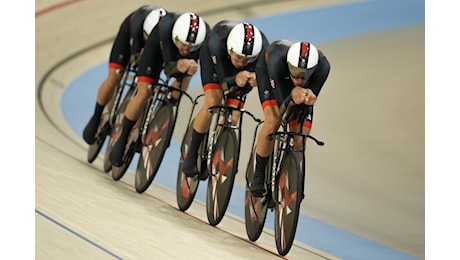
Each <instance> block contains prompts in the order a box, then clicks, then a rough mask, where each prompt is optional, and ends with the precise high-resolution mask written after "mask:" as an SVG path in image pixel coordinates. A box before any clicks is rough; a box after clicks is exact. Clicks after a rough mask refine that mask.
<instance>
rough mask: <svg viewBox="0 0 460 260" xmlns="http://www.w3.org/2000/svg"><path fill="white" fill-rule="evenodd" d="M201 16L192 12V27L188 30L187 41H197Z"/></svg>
mask: <svg viewBox="0 0 460 260" xmlns="http://www.w3.org/2000/svg"><path fill="white" fill-rule="evenodd" d="M199 22H200V20H199V18H198V16H197V15H196V14H193V13H191V14H190V29H189V30H188V34H187V42H189V43H195V41H196V38H197V35H198V27H199Z"/></svg>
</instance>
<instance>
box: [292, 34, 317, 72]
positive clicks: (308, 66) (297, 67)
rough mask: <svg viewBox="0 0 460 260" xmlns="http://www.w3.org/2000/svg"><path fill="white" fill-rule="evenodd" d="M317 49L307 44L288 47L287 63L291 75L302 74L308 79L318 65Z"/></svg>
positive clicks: (302, 43) (301, 43)
mask: <svg viewBox="0 0 460 260" xmlns="http://www.w3.org/2000/svg"><path fill="white" fill-rule="evenodd" d="M318 60H319V54H318V49H316V47H315V46H314V45H313V44H311V43H309V42H296V43H294V44H293V45H291V47H289V50H288V53H287V63H288V67H289V71H290V73H291V75H293V76H295V75H298V74H299V73H300V74H303V73H302V72H305V73H306V74H305V77H306V78H309V77H310V76H311V74H312V73H313V71H314V70H315V69H316V65H318Z"/></svg>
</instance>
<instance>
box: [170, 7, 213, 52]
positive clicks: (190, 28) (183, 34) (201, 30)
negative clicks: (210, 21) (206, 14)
mask: <svg viewBox="0 0 460 260" xmlns="http://www.w3.org/2000/svg"><path fill="white" fill-rule="evenodd" d="M205 38H206V24H205V22H204V20H203V19H202V18H201V17H199V16H198V15H196V14H194V13H184V14H181V15H180V16H179V18H177V20H176V22H175V23H174V26H173V29H172V39H173V41H174V42H175V41H176V40H179V41H181V42H183V43H187V44H190V45H192V46H194V47H199V46H200V45H201V44H202V43H203V41H204V39H205Z"/></svg>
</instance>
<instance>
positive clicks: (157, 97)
mask: <svg viewBox="0 0 460 260" xmlns="http://www.w3.org/2000/svg"><path fill="white" fill-rule="evenodd" d="M169 80H170V79H169V78H168V79H166V80H163V79H160V80H159V82H158V83H157V84H156V85H154V86H152V87H153V95H152V97H150V98H149V100H148V101H147V103H146V104H145V105H144V107H143V109H142V111H143V113H142V114H141V117H140V119H139V120H138V121H137V122H136V123H135V125H134V127H133V129H132V130H131V133H130V134H129V137H128V141H127V144H126V146H125V151H124V155H123V159H122V165H121V166H120V167H114V166H113V167H112V179H114V180H116V181H118V180H120V179H121V178H122V177H123V176H124V174H125V173H126V171H127V169H128V167H129V165H130V164H131V162H132V160H133V158H134V155H135V154H136V153H139V154H140V155H139V160H138V164H137V168H136V173H135V189H136V191H137V192H138V193H143V192H144V191H145V190H147V188H148V187H149V186H150V184H151V183H152V181H153V179H154V178H155V176H156V174H157V172H158V169H159V167H160V165H161V162H162V160H163V157H164V155H165V152H166V150H167V148H168V147H169V145H170V141H171V138H172V134H173V132H174V128H175V125H176V121H177V115H178V109H179V104H180V101H181V99H182V97H183V96H185V97H187V98H188V99H190V100H191V101H192V102H193V99H192V97H191V96H190V95H189V94H188V93H187V92H185V91H183V90H181V89H178V88H174V87H173V86H171V85H169ZM173 91H178V92H180V93H181V95H180V98H179V99H178V100H177V102H176V103H174V102H172V101H171V100H172V99H171V93H172V92H173ZM118 115H119V116H118V118H117V121H118V122H120V129H119V130H118V131H119V132H118V134H116V136H115V140H116V139H117V138H118V135H119V133H120V131H121V122H122V120H123V117H124V113H119V114H118ZM112 147H113V146H112ZM108 154H109V152H108Z"/></svg>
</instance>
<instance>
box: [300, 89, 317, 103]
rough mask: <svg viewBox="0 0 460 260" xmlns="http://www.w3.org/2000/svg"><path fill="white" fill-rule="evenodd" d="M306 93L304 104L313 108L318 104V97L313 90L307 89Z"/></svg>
mask: <svg viewBox="0 0 460 260" xmlns="http://www.w3.org/2000/svg"><path fill="white" fill-rule="evenodd" d="M305 90H306V92H304V101H303V103H304V104H307V105H310V106H313V105H314V104H315V102H316V95H315V94H314V93H313V91H311V89H309V88H307V89H305Z"/></svg>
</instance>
